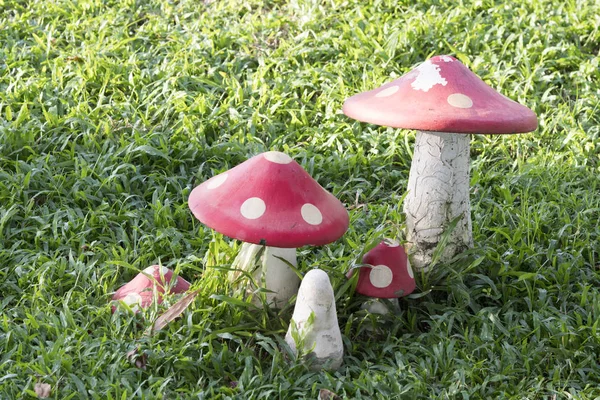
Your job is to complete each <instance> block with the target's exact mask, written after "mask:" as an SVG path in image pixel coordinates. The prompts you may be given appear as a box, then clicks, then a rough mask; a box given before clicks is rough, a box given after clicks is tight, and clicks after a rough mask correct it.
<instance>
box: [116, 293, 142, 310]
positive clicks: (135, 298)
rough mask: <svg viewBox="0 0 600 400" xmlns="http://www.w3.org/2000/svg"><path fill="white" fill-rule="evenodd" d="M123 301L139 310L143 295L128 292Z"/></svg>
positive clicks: (133, 308) (132, 308)
mask: <svg viewBox="0 0 600 400" xmlns="http://www.w3.org/2000/svg"><path fill="white" fill-rule="evenodd" d="M121 301H122V302H123V303H125V304H127V305H128V306H129V307H130V308H131V310H132V311H133V312H138V310H139V309H140V305H141V304H142V296H140V295H139V294H138V293H128V294H127V296H125V297H123V298H122V299H121Z"/></svg>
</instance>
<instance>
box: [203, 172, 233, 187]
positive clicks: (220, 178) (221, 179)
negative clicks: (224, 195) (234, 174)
mask: <svg viewBox="0 0 600 400" xmlns="http://www.w3.org/2000/svg"><path fill="white" fill-rule="evenodd" d="M228 177H229V174H228V173H223V174H220V175H217V176H214V177H212V178H211V180H210V181H208V184H207V185H206V188H207V189H211V190H212V189H216V188H218V187H219V186H221V185H222V184H224V183H225V181H226V180H227V178H228Z"/></svg>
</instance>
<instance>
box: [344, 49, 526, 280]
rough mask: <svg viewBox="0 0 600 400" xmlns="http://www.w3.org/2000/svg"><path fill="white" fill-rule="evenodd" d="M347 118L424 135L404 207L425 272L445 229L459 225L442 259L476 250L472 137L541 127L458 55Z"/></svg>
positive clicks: (363, 101) (350, 102)
mask: <svg viewBox="0 0 600 400" xmlns="http://www.w3.org/2000/svg"><path fill="white" fill-rule="evenodd" d="M343 112H344V114H346V115H347V116H349V117H351V118H354V119H357V120H359V121H363V122H369V123H374V124H377V125H384V126H390V127H394V128H404V129H416V130H417V136H416V142H415V150H414V153H413V160H412V165H411V168H410V175H409V179H408V194H407V196H406V198H405V202H404V212H405V213H406V224H407V239H408V245H409V246H410V253H411V257H412V261H413V266H414V267H415V268H417V269H421V268H425V269H426V268H428V266H429V265H430V263H431V261H432V255H433V251H434V250H435V248H436V246H437V245H438V243H439V241H440V239H441V237H442V234H443V232H444V230H445V229H446V228H447V227H448V225H449V224H450V222H451V221H453V220H455V219H457V221H458V223H457V225H456V227H455V228H454V229H453V230H452V232H451V233H450V237H449V240H448V243H447V246H446V247H445V249H444V252H443V254H442V258H441V261H448V260H450V259H451V258H452V257H453V256H455V255H456V254H458V253H460V252H462V251H463V250H465V249H466V248H469V247H472V245H473V238H472V232H471V208H470V202H469V145H470V136H469V135H468V134H470V133H489V134H511V133H519V132H530V131H533V130H535V129H536V128H537V117H536V115H535V114H534V113H533V111H531V110H530V109H528V108H527V107H525V106H522V105H521V104H519V103H516V102H515V101H513V100H511V99H509V98H507V97H505V96H503V95H501V94H500V93H498V92H496V91H495V90H494V89H492V88H491V87H489V86H488V85H487V84H486V83H485V82H483V81H482V80H481V79H479V77H477V75H475V74H474V73H473V72H471V71H470V70H469V69H468V68H467V67H465V66H464V65H463V64H462V63H461V62H460V61H458V60H457V59H455V58H454V57H450V56H437V57H433V58H431V59H429V60H427V61H425V62H424V63H422V64H421V65H420V66H418V67H417V68H415V69H413V70H412V71H410V72H408V73H407V74H405V75H403V76H402V77H400V78H398V79H396V80H395V81H393V82H389V83H387V84H385V85H383V86H381V87H379V88H377V89H374V90H370V91H368V92H364V93H360V94H357V95H354V96H352V97H350V98H349V99H347V100H346V102H345V103H344V106H343Z"/></svg>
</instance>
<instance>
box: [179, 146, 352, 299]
mask: <svg viewBox="0 0 600 400" xmlns="http://www.w3.org/2000/svg"><path fill="white" fill-rule="evenodd" d="M188 204H189V207H190V209H191V210H192V213H193V214H194V216H195V217H196V218H197V219H198V220H200V222H202V223H203V224H205V225H207V226H209V227H211V228H213V229H215V230H216V231H218V232H221V233H222V234H224V235H227V236H229V237H231V238H235V239H239V240H241V241H243V242H245V243H244V244H243V245H242V249H241V251H240V254H239V256H238V258H237V259H236V261H235V262H234V267H236V268H237V269H239V270H243V271H247V272H249V273H250V274H251V275H252V276H253V278H254V280H255V281H256V282H257V283H258V284H259V285H260V287H263V288H264V289H266V290H267V291H268V293H267V294H266V298H267V303H269V304H272V305H274V306H275V307H277V308H280V307H282V306H283V305H284V304H285V303H287V301H288V300H289V299H290V298H291V297H292V296H293V295H295V294H296V293H297V292H298V286H299V285H300V278H298V276H297V275H296V273H295V272H294V271H293V270H292V269H291V268H290V267H289V265H288V263H289V264H291V265H293V266H296V248H297V247H301V246H305V245H314V246H321V245H324V244H327V243H330V242H333V241H335V240H337V239H338V238H340V237H341V236H342V235H343V234H344V232H346V230H347V229H348V224H349V218H348V212H347V211H346V209H345V208H344V206H343V205H342V203H341V202H340V201H339V200H338V199H337V198H336V197H335V196H334V195H332V194H331V193H329V192H328V191H327V190H325V189H324V188H323V187H322V186H321V185H319V183H318V182H317V181H315V180H314V179H313V178H312V177H311V176H310V175H309V174H308V173H307V172H306V171H305V170H304V169H303V168H302V167H301V166H300V165H299V164H298V163H297V162H296V161H294V160H293V159H292V158H291V157H290V156H288V155H287V154H284V153H281V152H278V151H269V152H266V153H262V154H259V155H257V156H255V157H252V158H251V159H249V160H247V161H245V162H243V163H242V164H240V165H238V166H236V167H234V168H232V169H230V170H229V171H226V172H223V173H221V174H219V175H216V176H214V177H212V178H210V179H209V180H207V181H206V182H204V183H202V184H200V185H199V186H197V187H196V188H194V190H193V191H192V193H191V194H190V197H189V200H188ZM260 251H263V253H262V256H261V257H260V260H261V261H260V265H256V263H255V260H256V258H257V255H258V254H259V252H260ZM282 259H283V260H282ZM284 260H285V261H284ZM232 279H235V274H234V276H232ZM252 290H254V288H250V291H252ZM257 300H259V299H258V298H257V297H254V298H253V301H254V302H255V304H257Z"/></svg>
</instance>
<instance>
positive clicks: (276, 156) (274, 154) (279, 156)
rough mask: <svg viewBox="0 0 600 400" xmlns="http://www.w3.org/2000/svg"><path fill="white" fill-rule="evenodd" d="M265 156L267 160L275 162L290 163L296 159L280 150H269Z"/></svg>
mask: <svg viewBox="0 0 600 400" xmlns="http://www.w3.org/2000/svg"><path fill="white" fill-rule="evenodd" d="M264 156H265V159H266V160H268V161H271V162H272V163H275V164H289V163H291V162H292V161H294V160H293V159H292V157H290V156H288V155H287V154H285V153H282V152H280V151H268V152H266V153H265V154H264Z"/></svg>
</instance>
